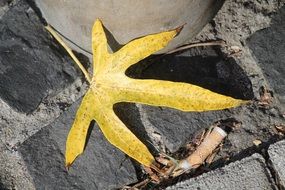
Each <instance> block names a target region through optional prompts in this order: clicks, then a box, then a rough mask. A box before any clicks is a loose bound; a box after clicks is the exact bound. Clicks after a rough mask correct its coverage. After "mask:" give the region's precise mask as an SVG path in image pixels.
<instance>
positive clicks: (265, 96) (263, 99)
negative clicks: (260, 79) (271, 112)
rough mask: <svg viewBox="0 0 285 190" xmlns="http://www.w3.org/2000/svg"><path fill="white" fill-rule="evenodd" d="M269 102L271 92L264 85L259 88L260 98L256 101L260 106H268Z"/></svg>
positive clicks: (270, 100) (270, 101)
mask: <svg viewBox="0 0 285 190" xmlns="http://www.w3.org/2000/svg"><path fill="white" fill-rule="evenodd" d="M271 103H272V95H271V92H270V91H269V90H268V89H267V88H266V87H262V88H261V89H260V100H259V102H258V105H260V106H262V107H268V106H269V105H270V104H271Z"/></svg>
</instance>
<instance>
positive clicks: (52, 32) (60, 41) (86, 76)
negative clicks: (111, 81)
mask: <svg viewBox="0 0 285 190" xmlns="http://www.w3.org/2000/svg"><path fill="white" fill-rule="evenodd" d="M45 28H46V29H47V30H48V31H49V33H50V34H51V35H52V36H53V37H54V38H55V39H56V40H57V41H58V42H59V43H60V45H61V46H62V47H63V48H64V49H65V50H66V51H67V53H68V54H69V55H70V56H71V58H72V59H73V61H74V62H75V63H76V64H77V65H78V67H79V68H80V69H81V71H82V72H83V74H84V76H85V78H86V80H87V81H88V82H89V84H90V83H91V78H90V76H89V74H88V72H87V70H86V69H85V68H84V67H83V65H82V64H81V63H80V61H79V60H78V59H77V57H76V56H75V55H74V53H73V52H72V50H71V49H70V48H69V47H68V46H67V45H66V44H65V43H64V41H63V40H62V39H61V38H60V37H59V35H58V34H57V32H56V31H55V30H54V29H53V28H52V27H51V26H50V25H49V24H48V25H47V26H45Z"/></svg>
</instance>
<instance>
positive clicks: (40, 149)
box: [19, 102, 137, 189]
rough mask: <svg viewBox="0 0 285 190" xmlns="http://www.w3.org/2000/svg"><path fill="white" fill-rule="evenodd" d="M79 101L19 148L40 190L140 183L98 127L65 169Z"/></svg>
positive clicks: (113, 186)
mask: <svg viewBox="0 0 285 190" xmlns="http://www.w3.org/2000/svg"><path fill="white" fill-rule="evenodd" d="M78 106H79V102H77V103H75V104H74V105H72V106H71V107H70V109H69V110H68V111H66V112H65V113H64V114H62V115H61V116H60V118H59V119H58V120H57V121H55V122H54V123H53V124H51V125H50V126H47V127H45V128H43V129H42V130H41V131H39V132H38V133H36V134H35V135H33V136H32V137H30V138H29V139H28V140H27V141H25V142H24V143H23V144H22V145H21V147H20V148H19V152H20V153H21V155H22V157H23V159H24V161H25V163H26V165H27V168H28V170H29V172H30V175H31V176H32V178H33V179H34V183H35V186H36V189H114V188H118V187H121V186H123V185H126V184H129V183H133V182H136V180H137V179H136V172H135V169H134V167H133V165H132V163H131V161H130V160H129V159H128V158H126V156H125V155H124V154H123V153H122V152H121V151H120V150H118V149H116V148H115V147H114V146H112V145H111V144H110V143H109V142H108V141H107V140H106V139H105V138H104V136H103V134H102V132H101V131H100V130H99V128H98V126H97V125H94V127H93V130H92V132H91V135H90V138H89V141H88V143H87V146H86V149H85V151H84V153H83V155H81V156H79V157H78V158H77V160H76V161H75V163H74V164H73V165H72V167H71V168H70V170H69V171H67V170H66V169H65V167H64V152H65V141H66V138H67V134H68V131H69V129H70V127H71V125H72V122H73V119H74V115H75V112H76V110H77V108H78Z"/></svg>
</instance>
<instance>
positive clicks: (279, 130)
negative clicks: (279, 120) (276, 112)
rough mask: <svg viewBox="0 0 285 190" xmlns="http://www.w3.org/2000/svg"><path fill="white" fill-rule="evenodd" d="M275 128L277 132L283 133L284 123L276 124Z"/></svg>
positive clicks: (284, 129)
mask: <svg viewBox="0 0 285 190" xmlns="http://www.w3.org/2000/svg"><path fill="white" fill-rule="evenodd" d="M275 128H276V130H277V131H278V132H279V133H281V134H282V135H285V125H282V124H280V125H276V126H275Z"/></svg>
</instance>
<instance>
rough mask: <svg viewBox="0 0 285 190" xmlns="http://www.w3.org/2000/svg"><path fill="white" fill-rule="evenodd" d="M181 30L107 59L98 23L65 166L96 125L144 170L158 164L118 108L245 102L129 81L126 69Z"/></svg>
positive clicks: (185, 87)
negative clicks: (134, 104)
mask: <svg viewBox="0 0 285 190" xmlns="http://www.w3.org/2000/svg"><path fill="white" fill-rule="evenodd" d="M180 29H181V28H178V29H175V30H170V31H166V32H161V33H157V34H152V35H148V36H145V37H142V38H139V39H136V40H133V41H131V42H129V43H128V44H126V45H125V46H124V47H122V48H121V49H120V50H119V51H117V52H115V53H109V52H108V50H107V39H106V36H105V33H104V30H103V26H102V23H101V21H100V20H96V21H95V24H94V26H93V30H92V49H93V67H94V68H93V77H92V80H91V83H90V88H89V90H88V91H87V93H86V95H85V96H84V98H83V100H82V103H81V106H80V107H79V109H78V111H77V114H76V117H75V121H74V123H73V126H72V128H71V130H70V132H69V135H68V138H67V141H66V165H67V166H70V165H71V164H72V163H73V161H74V160H75V158H76V157H77V156H78V155H80V154H81V153H82V152H83V149H84V145H85V141H86V135H87V131H88V127H89V124H90V122H91V121H92V120H95V121H96V122H97V124H98V125H99V127H100V129H101V130H102V132H103V134H104V135H105V137H106V138H107V140H108V141H109V142H110V143H111V144H113V145H114V146H116V147H117V148H119V149H120V150H122V151H123V152H124V153H126V154H127V155H129V156H130V157H132V158H134V159H135V160H137V161H138V162H140V163H141V164H143V165H145V166H148V167H152V166H153V164H154V163H155V160H154V157H153V156H152V154H151V153H150V152H149V150H148V149H147V147H146V146H145V145H144V144H143V143H142V142H141V141H140V140H139V139H138V138H137V137H136V136H135V135H134V134H133V133H132V132H131V131H130V130H129V129H128V128H127V127H126V126H125V125H124V124H123V123H122V121H121V120H120V119H119V118H118V117H117V116H116V115H115V113H114V111H113V105H114V104H115V103H118V102H137V103H142V104H149V105H155V106H166V107H172V108H176V109H179V110H182V111H208V110H220V109H225V108H231V107H235V106H238V105H240V104H242V103H245V102H246V101H243V100H238V99H234V98H231V97H228V96H224V95H221V94H217V93H214V92H211V91H210V90H207V89H203V88H201V87H199V86H195V85H191V84H187V83H178V82H169V81H161V80H141V79H131V78H129V77H127V76H126V75H125V71H126V69H127V68H128V67H130V66H131V65H133V64H135V63H137V62H138V61H140V60H142V59H144V58H145V57H147V56H149V55H151V54H152V53H154V52H156V51H158V50H160V49H162V48H163V47H165V46H166V45H167V44H168V43H169V41H171V39H173V38H174V37H175V36H176V35H177V33H178V32H179V31H180ZM86 78H88V76H86Z"/></svg>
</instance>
